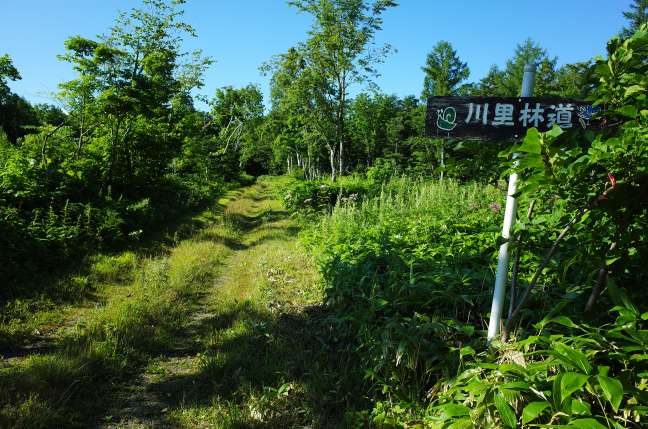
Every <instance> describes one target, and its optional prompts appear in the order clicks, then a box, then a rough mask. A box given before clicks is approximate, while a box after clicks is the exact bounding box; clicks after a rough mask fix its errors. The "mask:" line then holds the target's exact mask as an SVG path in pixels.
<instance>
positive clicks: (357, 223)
mask: <svg viewBox="0 0 648 429" xmlns="http://www.w3.org/2000/svg"><path fill="white" fill-rule="evenodd" d="M500 199H501V194H500V192H499V191H497V190H495V189H493V188H487V187H483V186H479V185H465V186H460V185H459V184H457V183H456V182H454V181H450V180H446V181H444V182H443V183H434V182H431V183H426V182H423V183H418V182H414V181H412V180H411V179H405V178H404V179H398V180H393V181H392V182H390V183H388V184H387V185H385V186H384V187H383V188H382V191H381V192H380V193H379V195H376V196H374V197H369V198H366V199H364V200H362V201H358V202H352V201H348V202H346V203H344V204H340V205H338V206H337V207H335V208H334V209H333V212H332V214H331V215H330V216H327V217H325V218H324V219H322V221H321V222H320V223H319V224H317V225H315V226H314V227H313V228H312V229H311V230H310V231H309V232H308V234H306V235H305V236H304V240H305V241H306V242H307V243H308V244H309V245H310V246H311V248H312V249H313V251H314V252H315V255H316V257H317V259H318V261H319V263H320V267H321V270H322V272H323V274H324V277H325V280H326V285H327V289H326V300H327V303H328V305H329V307H330V309H331V310H332V313H333V314H332V316H331V318H330V320H329V322H330V323H331V324H332V325H333V326H334V327H335V328H334V330H335V332H336V333H337V337H338V341H339V342H340V343H342V344H345V346H344V347H345V350H346V351H347V353H350V354H351V355H353V356H354V359H356V360H357V361H358V370H360V371H362V372H363V373H364V375H365V377H366V379H367V381H368V383H369V385H370V386H373V388H372V391H374V392H375V393H377V392H381V393H380V394H379V396H387V397H389V398H392V399H393V400H403V401H406V402H411V401H416V398H418V397H419V395H422V394H423V392H424V391H425V390H426V389H427V388H428V387H429V386H430V383H431V382H432V383H434V382H435V381H436V380H437V379H438V378H439V377H443V376H446V377H447V376H449V374H451V373H452V371H453V369H454V368H457V367H458V366H459V365H460V362H461V360H462V356H463V354H465V353H474V351H473V352H471V351H470V350H472V349H471V348H470V347H469V346H468V345H469V344H471V343H473V342H474V341H475V339H474V338H473V334H474V333H475V326H473V323H476V322H477V320H478V319H479V316H478V313H479V311H478V310H477V309H479V308H481V307H482V306H483V304H484V303H485V302H486V301H487V300H488V296H489V293H488V290H487V288H486V289H485V288H484V287H483V285H484V284H485V283H486V284H487V283H489V282H490V279H492V277H491V273H490V272H489V271H488V269H487V267H488V264H489V261H490V260H491V257H492V255H493V252H494V251H495V237H496V234H497V229H496V225H497V224H498V223H499V222H500V221H501V210H500V207H499V205H498V204H497V203H496V202H497V201H500ZM476 318H477V319H476ZM456 344H463V345H464V346H465V347H463V348H462V347H457V346H456Z"/></svg>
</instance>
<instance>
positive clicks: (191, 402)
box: [162, 178, 356, 428]
mask: <svg viewBox="0 0 648 429" xmlns="http://www.w3.org/2000/svg"><path fill="white" fill-rule="evenodd" d="M286 180H288V179H286V178H272V179H270V178H266V179H263V180H261V181H260V183H259V184H258V185H257V186H256V187H253V188H249V189H248V190H247V192H246V193H245V194H244V195H242V197H241V198H240V199H238V200H237V201H235V202H234V203H233V204H231V205H229V206H228V209H227V210H226V213H225V218H226V219H229V221H231V222H232V223H233V224H234V225H236V228H237V229H238V230H240V231H241V232H242V234H243V235H242V239H241V248H240V249H239V250H237V251H236V252H235V253H234V255H233V256H232V257H231V258H229V259H228V261H227V263H226V265H225V267H224V269H223V274H222V275H221V276H220V277H219V279H218V280H217V282H216V285H217V287H216V288H215V289H214V291H215V293H214V294H212V295H211V296H210V299H209V301H208V308H209V309H210V312H211V313H212V316H211V317H210V318H209V319H208V320H207V321H206V325H207V326H205V328H204V334H203V336H202V342H203V348H204V350H203V352H202V353H201V354H200V356H199V359H198V360H197V361H196V362H195V363H194V367H193V368H192V370H191V371H189V372H185V373H184V374H183V377H184V381H185V383H184V385H185V386H186V388H185V389H184V390H182V391H181V392H176V400H175V403H173V404H171V405H170V407H169V411H168V413H166V415H165V417H164V422H163V424H162V426H163V427H181V428H211V427H218V428H243V427H245V428H254V427H259V428H261V427H263V428H290V427H339V425H340V423H341V422H342V420H343V417H344V412H345V410H346V409H347V405H348V403H350V402H353V401H354V399H353V398H350V396H353V395H354V394H355V392H356V390H355V389H354V388H353V386H350V384H352V383H353V382H354V381H353V379H352V378H351V377H346V376H345V373H344V368H345V367H347V364H346V363H345V362H341V361H340V359H339V358H338V356H337V355H336V353H335V351H334V350H331V349H329V348H327V345H326V340H325V337H326V335H327V333H326V332H322V326H323V324H322V323H321V321H322V318H323V317H324V314H323V309H322V307H321V303H322V297H323V294H322V288H321V279H320V276H319V273H318V272H317V270H316V269H315V266H314V263H313V261H312V259H311V258H310V256H309V255H308V253H307V252H306V251H305V249H304V247H303V246H302V245H301V244H300V243H299V241H298V239H297V234H298V232H299V228H298V226H297V223H296V221H294V220H293V219H292V218H291V217H290V215H289V214H288V213H287V212H286V211H285V209H284V207H283V204H282V203H281V201H280V199H279V198H278V197H277V193H278V192H279V190H280V189H282V188H283V187H284V185H285V181H286ZM176 381H177V379H176Z"/></svg>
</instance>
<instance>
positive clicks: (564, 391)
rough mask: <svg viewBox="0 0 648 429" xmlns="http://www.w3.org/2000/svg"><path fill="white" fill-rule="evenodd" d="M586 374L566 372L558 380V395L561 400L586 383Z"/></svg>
mask: <svg viewBox="0 0 648 429" xmlns="http://www.w3.org/2000/svg"><path fill="white" fill-rule="evenodd" d="M587 378H588V377H587V376H586V375H585V374H580V373H578V372H566V373H564V374H563V376H562V379H561V380H560V396H561V397H562V399H563V401H564V400H565V398H567V397H568V396H571V394H572V393H574V392H576V391H577V390H580V389H582V388H583V386H584V385H585V383H587Z"/></svg>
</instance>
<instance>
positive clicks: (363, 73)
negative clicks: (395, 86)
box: [289, 0, 396, 178]
mask: <svg viewBox="0 0 648 429" xmlns="http://www.w3.org/2000/svg"><path fill="white" fill-rule="evenodd" d="M289 4H291V5H293V6H295V7H296V8H297V9H298V10H299V11H301V12H307V13H310V14H311V15H313V18H314V22H313V26H312V28H311V30H310V32H309V34H310V38H309V39H308V40H307V42H306V43H305V44H304V45H303V53H304V59H305V60H306V63H307V68H309V69H311V71H312V73H313V75H314V77H315V82H317V83H318V84H319V85H320V86H319V87H318V88H317V92H318V94H317V95H318V98H317V101H318V104H319V106H318V108H319V109H321V112H322V114H324V115H327V116H328V117H329V119H328V120H329V121H330V122H331V123H332V124H333V126H334V130H333V136H334V138H333V139H332V140H331V139H328V138H327V140H326V145H327V148H328V151H329V155H330V156H329V158H330V162H331V176H332V177H333V178H335V175H336V165H335V158H336V155H337V161H338V165H337V174H343V172H344V139H345V118H346V105H347V98H348V93H349V87H350V86H351V85H353V84H359V83H362V82H365V81H367V80H368V78H369V77H370V76H372V75H375V74H376V71H375V69H374V68H373V65H374V64H375V63H376V62H379V61H382V59H383V58H384V57H385V55H386V54H387V52H389V49H390V48H389V46H383V47H382V48H381V49H378V50H372V49H369V45H370V44H371V42H372V41H373V40H374V36H375V33H376V32H377V31H379V30H380V29H381V26H382V18H381V15H382V13H383V12H384V11H385V10H386V9H387V8H389V7H393V6H396V3H395V2H394V1H393V0H373V1H370V2H368V1H366V0H295V1H291V2H289Z"/></svg>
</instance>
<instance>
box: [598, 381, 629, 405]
mask: <svg viewBox="0 0 648 429" xmlns="http://www.w3.org/2000/svg"><path fill="white" fill-rule="evenodd" d="M597 378H598V381H599V384H600V385H601V389H602V390H603V395H604V396H605V399H607V400H608V402H609V403H610V404H611V405H612V408H614V411H618V410H619V405H621V400H622V399H623V385H622V384H621V382H620V381H619V380H617V379H616V378H612V377H606V376H603V375H598V376H597Z"/></svg>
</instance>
